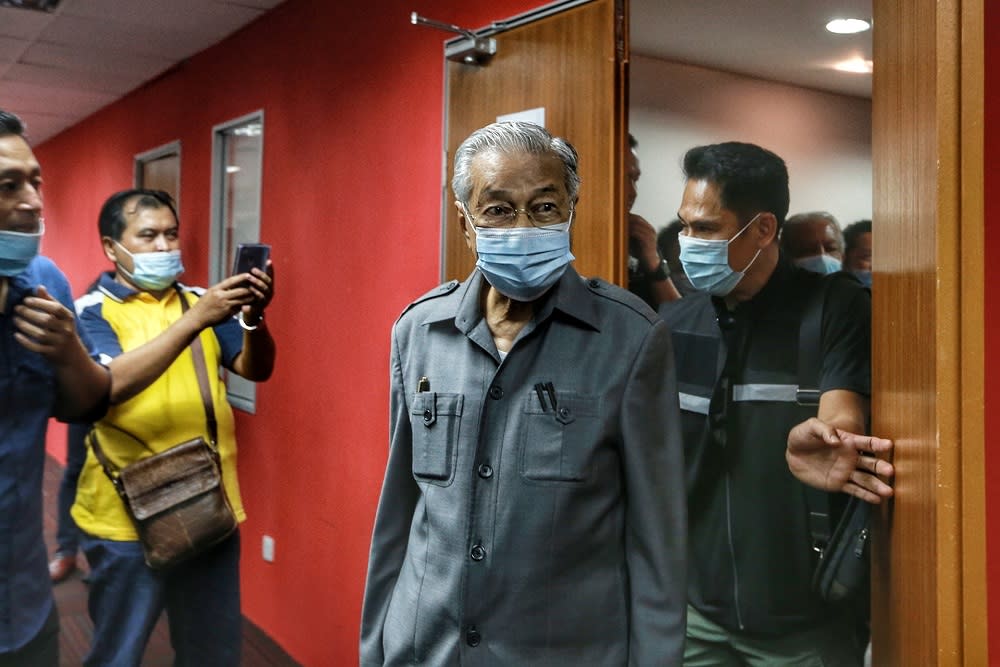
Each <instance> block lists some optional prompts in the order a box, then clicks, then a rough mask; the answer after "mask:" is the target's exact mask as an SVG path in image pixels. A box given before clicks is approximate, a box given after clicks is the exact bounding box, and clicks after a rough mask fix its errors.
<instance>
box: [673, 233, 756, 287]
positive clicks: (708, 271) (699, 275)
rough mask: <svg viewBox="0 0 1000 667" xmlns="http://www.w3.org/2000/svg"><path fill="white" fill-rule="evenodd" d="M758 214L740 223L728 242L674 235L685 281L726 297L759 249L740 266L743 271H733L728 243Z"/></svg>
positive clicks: (741, 278) (749, 265) (753, 260)
mask: <svg viewBox="0 0 1000 667" xmlns="http://www.w3.org/2000/svg"><path fill="white" fill-rule="evenodd" d="M759 217H760V213H758V214H757V215H755V216H754V217H753V218H752V219H751V220H750V222H748V223H747V224H745V225H743V228H742V229H740V231H738V232H736V234H735V235H733V238H731V239H729V240H728V241H724V240H722V239H697V238H694V237H693V236H688V235H687V234H678V235H677V243H679V244H680V247H681V266H683V267H684V273H686V274H687V277H688V280H690V281H691V285H693V286H694V288H695V289H699V290H701V291H703V292H708V293H709V294H713V295H715V296H726V295H727V294H729V293H730V292H732V291H733V288H734V287H736V285H738V284H739V282H740V281H741V280H743V276H744V275H745V274H746V272H747V269H749V268H750V267H751V266H752V265H753V263H754V262H755V261H757V257H759V256H760V249H759V248H758V250H757V253H756V254H755V255H754V256H753V259H751V260H750V263H749V264H747V265H746V266H745V267H743V270H742V271H734V270H733V269H732V267H730V266H729V244H730V243H732V242H733V241H735V240H736V239H737V237H739V235H740V234H742V233H743V232H744V231H746V229H747V228H748V227H749V226H750V225H752V224H753V223H754V221H755V220H757V218H759Z"/></svg>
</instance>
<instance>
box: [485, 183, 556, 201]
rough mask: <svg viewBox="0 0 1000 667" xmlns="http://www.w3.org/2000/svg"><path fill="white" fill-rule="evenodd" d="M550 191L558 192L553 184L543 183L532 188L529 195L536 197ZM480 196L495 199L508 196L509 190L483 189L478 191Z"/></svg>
mask: <svg viewBox="0 0 1000 667" xmlns="http://www.w3.org/2000/svg"><path fill="white" fill-rule="evenodd" d="M550 192H555V193H557V194H558V193H559V188H558V187H557V186H555V185H545V186H543V187H540V188H536V189H534V190H532V192H531V196H532V197H537V196H538V195H542V194H548V193H550ZM480 196H487V197H493V198H495V199H503V198H504V197H509V196H510V190H502V189H495V190H484V191H483V192H481V193H480Z"/></svg>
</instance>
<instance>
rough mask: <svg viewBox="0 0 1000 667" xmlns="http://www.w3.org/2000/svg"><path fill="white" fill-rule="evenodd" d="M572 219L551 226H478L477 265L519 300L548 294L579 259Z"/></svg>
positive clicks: (494, 284)
mask: <svg viewBox="0 0 1000 667" xmlns="http://www.w3.org/2000/svg"><path fill="white" fill-rule="evenodd" d="M572 222H573V214H572V213H570V216H569V220H568V221H566V222H562V223H559V224H556V225H549V226H547V227H505V228H484V227H476V228H475V234H476V254H478V255H479V260H478V261H477V262H476V266H477V267H479V270H480V271H482V272H483V275H484V276H486V280H487V281H489V283H490V285H493V287H495V288H496V289H497V291H498V292H500V293H501V294H503V295H504V296H506V297H508V298H511V299H514V300H515V301H534V300H535V299H537V298H538V297H540V296H541V295H543V294H545V292H546V291H548V289H549V288H550V287H552V286H553V285H555V284H556V281H558V280H559V278H561V277H562V274H563V273H565V272H566V267H567V266H568V265H569V263H570V262H571V261H573V260H574V259H576V258H575V257H573V253H571V252H570V251H569V227H570V224H572Z"/></svg>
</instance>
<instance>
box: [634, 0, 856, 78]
mask: <svg viewBox="0 0 1000 667" xmlns="http://www.w3.org/2000/svg"><path fill="white" fill-rule="evenodd" d="M630 11H631V14H632V21H631V30H630V35H629V38H630V41H631V50H632V53H637V54H641V55H646V56H652V57H655V58H661V59H663V60H673V61H677V62H682V63H687V64H690V65H702V66H705V67H711V68H713V69H720V70H726V71H730V72H739V73H741V74H748V75H751V76H755V77H758V78H762V79H769V80H772V81H782V82H785V83H791V84H795V85H798V86H805V87H808V88H816V89H819V90H827V91H831V92H835V93H841V94H844V95H853V96H856V97H871V85H872V77H871V74H851V73H846V72H839V71H836V70H833V69H831V68H830V65H831V64H832V63H835V62H838V61H842V60H849V59H852V58H858V57H860V58H863V59H865V60H871V59H872V38H871V31H870V30H869V31H868V32H863V33H859V34H856V35H834V34H832V33H830V32H827V30H826V28H825V26H826V23H827V22H828V21H830V20H831V19H835V18H859V19H865V20H866V21H868V22H869V23H871V15H872V0H630Z"/></svg>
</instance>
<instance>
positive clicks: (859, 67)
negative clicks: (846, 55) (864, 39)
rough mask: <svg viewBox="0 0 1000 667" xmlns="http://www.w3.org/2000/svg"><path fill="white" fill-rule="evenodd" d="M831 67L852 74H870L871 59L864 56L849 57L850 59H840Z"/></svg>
mask: <svg viewBox="0 0 1000 667" xmlns="http://www.w3.org/2000/svg"><path fill="white" fill-rule="evenodd" d="M833 69H835V70H838V71H841V72H851V73H853V74H871V73H872V61H870V60H865V59H864V58H851V59H850V60H842V61H840V62H839V63H834V65H833Z"/></svg>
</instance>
